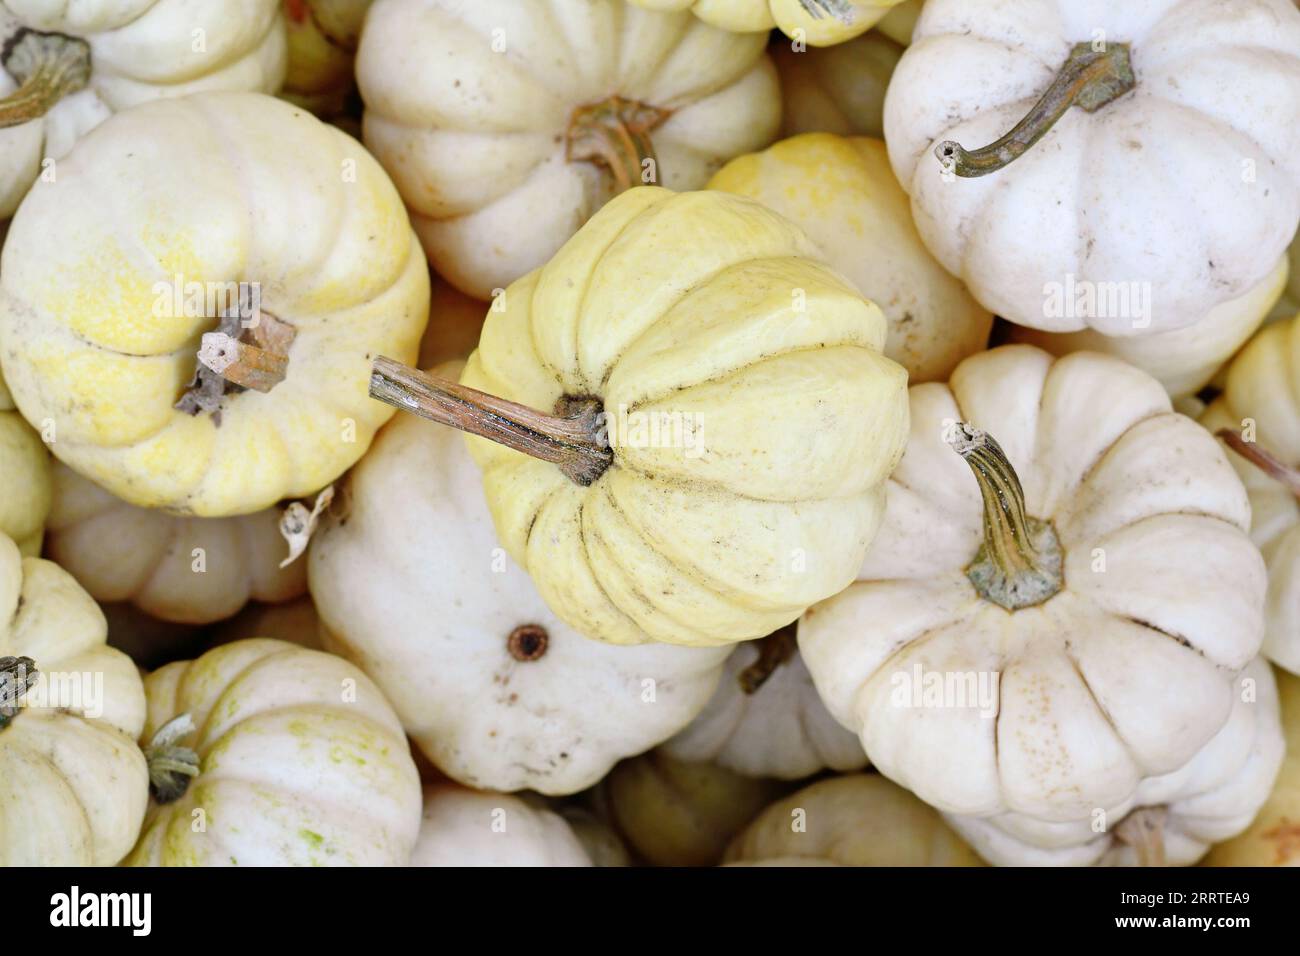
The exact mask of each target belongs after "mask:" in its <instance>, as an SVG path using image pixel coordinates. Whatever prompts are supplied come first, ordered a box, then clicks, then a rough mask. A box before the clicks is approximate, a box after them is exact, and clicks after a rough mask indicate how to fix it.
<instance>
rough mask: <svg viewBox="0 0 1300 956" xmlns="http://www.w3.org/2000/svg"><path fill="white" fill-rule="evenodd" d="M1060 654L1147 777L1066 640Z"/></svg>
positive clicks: (1146, 768)
mask: <svg viewBox="0 0 1300 956" xmlns="http://www.w3.org/2000/svg"><path fill="white" fill-rule="evenodd" d="M1130 620H1134V622H1135V623H1139V622H1137V621H1136V619H1133V618H1130ZM1061 653H1062V655H1064V657H1065V659H1066V660H1067V661H1069V662H1070V667H1071V669H1073V671H1074V673H1075V676H1077V677H1078V678H1079V685H1080V686H1081V687H1082V688H1083V689H1084V690H1085V691H1087V693H1088V699H1089V700H1091V701H1092V705H1093V707H1095V708H1096V709H1097V713H1099V714H1101V716H1102V719H1103V720H1105V721H1106V726H1107V727H1109V728H1110V731H1111V733H1112V734H1113V735H1114V737H1115V739H1116V740H1118V741H1119V742H1120V744H1121V745H1123V747H1124V752H1125V753H1126V754H1127V755H1128V758H1129V760H1130V761H1131V762H1132V764H1133V766H1134V767H1136V768H1138V770H1139V771H1140V775H1141V776H1143V777H1146V776H1149V775H1150V769H1149V768H1148V767H1147V766H1146V765H1145V764H1144V763H1143V762H1142V761H1141V760H1139V759H1138V757H1137V754H1136V753H1134V752H1133V745H1132V744H1130V743H1129V742H1128V740H1126V739H1125V737H1124V735H1123V734H1122V733H1120V731H1119V727H1118V726H1117V725H1116V723H1115V718H1114V717H1113V716H1112V715H1111V712H1110V711H1109V710H1108V709H1107V708H1106V706H1105V705H1104V704H1102V702H1101V700H1100V699H1099V698H1098V697H1097V692H1096V691H1094V690H1093V689H1092V684H1091V682H1089V680H1088V678H1087V676H1086V675H1085V674H1084V672H1083V668H1082V667H1080V666H1079V661H1078V658H1077V657H1075V655H1074V653H1073V650H1072V648H1071V647H1070V642H1069V641H1068V640H1066V641H1063V642H1062V644H1061ZM1001 686H1002V682H1001V681H998V693H999V695H1000V694H1001V692H1002V691H1001ZM999 776H1000V775H999Z"/></svg>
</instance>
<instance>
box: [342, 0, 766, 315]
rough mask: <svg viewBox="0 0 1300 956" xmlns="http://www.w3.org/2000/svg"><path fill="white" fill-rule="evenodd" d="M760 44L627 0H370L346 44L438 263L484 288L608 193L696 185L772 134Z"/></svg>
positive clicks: (483, 293) (374, 124) (542, 253)
mask: <svg viewBox="0 0 1300 956" xmlns="http://www.w3.org/2000/svg"><path fill="white" fill-rule="evenodd" d="M765 42H766V37H765V36H764V35H762V34H752V35H742V34H732V33H726V32H723V31H721V30H718V29H716V28H714V27H711V26H708V25H706V24H704V23H702V22H700V21H698V20H695V19H694V18H692V17H691V16H690V15H689V14H687V13H685V12H681V13H659V12H653V11H648V10H643V9H640V8H638V7H634V6H629V5H627V4H625V3H624V2H623V0H592V2H587V3H582V4H578V5H574V4H572V3H569V2H567V0H476V2H474V3H462V2H459V0H380V2H377V3H376V4H375V5H374V7H373V8H372V10H371V13H370V16H369V18H368V20H367V22H366V29H365V32H364V33H363V35H362V38H361V48H360V51H359V52H358V54H357V80H358V83H359V85H360V87H361V94H362V96H363V98H364V99H365V103H366V113H365V118H364V128H365V140H366V146H367V147H368V148H369V149H370V150H371V151H372V152H373V153H374V154H375V156H376V157H377V158H378V159H379V161H380V162H381V163H383V164H384V166H385V168H387V170H388V171H389V173H390V174H391V175H392V177H393V180H394V182H396V183H397V187H398V189H400V190H401V192H402V196H403V198H404V199H405V200H406V203H407V206H408V207H409V208H410V210H411V217H412V220H413V223H414V225H415V229H416V232H418V233H419V235H420V239H421V241H422V242H423V243H424V248H425V252H426V253H427V254H428V257H429V260H430V262H431V263H432V264H433V265H434V266H435V267H436V268H437V270H438V272H439V273H440V274H442V275H443V276H445V277H446V278H447V279H448V280H449V281H450V282H451V283H452V284H453V285H455V286H456V287H457V288H459V289H461V290H462V291H463V292H466V293H468V294H469V295H472V296H474V297H476V298H479V299H489V298H491V297H492V296H493V294H494V293H495V291H496V290H499V289H503V288H505V287H506V286H507V285H509V284H510V283H511V282H513V281H515V280H516V279H518V278H519V277H521V276H523V275H525V274H526V273H528V272H530V271H531V270H533V269H535V268H537V267H538V266H541V265H544V264H545V263H546V261H547V260H548V259H550V258H551V257H552V256H553V255H554V254H555V252H556V251H557V250H558V249H559V248H560V246H562V245H563V244H564V242H565V241H566V240H567V239H568V238H569V237H570V236H572V235H573V234H574V232H576V231H577V229H578V227H579V226H581V225H582V224H583V223H584V222H585V221H586V220H587V219H588V218H589V217H590V216H591V215H592V214H593V213H594V212H595V211H596V210H597V209H599V208H600V207H601V206H602V205H603V204H604V203H605V202H606V201H608V199H609V198H610V197H611V196H612V195H614V194H615V193H616V192H618V191H619V190H620V189H625V188H627V187H628V186H629V185H637V184H640V183H657V184H661V185H663V186H667V187H668V188H670V189H675V190H683V189H699V188H701V187H703V186H704V184H705V183H706V182H707V181H708V178H709V176H710V175H711V174H712V173H713V172H714V171H715V170H717V169H718V167H720V166H721V165H722V164H723V163H724V162H726V161H727V160H728V159H730V158H731V157H732V156H737V155H739V154H741V153H745V152H749V151H750V150H754V149H760V148H762V147H763V146H766V145H767V144H768V143H770V142H771V141H772V139H773V138H775V136H776V132H777V127H778V126H779V124H780V116H781V95H780V88H779V85H778V82H777V78H776V71H775V70H774V69H773V67H772V64H771V62H770V61H769V60H768V58H767V56H766V55H765V54H764V52H763V51H764V46H765ZM650 159H653V160H654V163H653V165H647V164H646V161H647V160H650Z"/></svg>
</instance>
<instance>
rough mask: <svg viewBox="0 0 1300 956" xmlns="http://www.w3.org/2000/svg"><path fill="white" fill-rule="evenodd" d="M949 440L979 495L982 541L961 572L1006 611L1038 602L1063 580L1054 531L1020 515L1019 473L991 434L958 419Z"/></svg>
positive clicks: (1022, 507)
mask: <svg viewBox="0 0 1300 956" xmlns="http://www.w3.org/2000/svg"><path fill="white" fill-rule="evenodd" d="M949 444H951V445H952V447H953V450H954V451H956V452H957V454H959V455H961V456H962V458H964V459H965V460H966V464H968V465H970V468H971V471H972V472H973V473H974V475H975V480H976V481H977V482H979V486H980V494H981V496H982V497H983V499H984V545H983V547H981V548H980V551H979V554H977V555H976V556H975V561H974V563H972V564H971V566H970V567H969V568H967V569H966V576H967V577H968V578H970V581H971V583H972V584H973V585H975V589H976V590H977V591H978V592H979V593H980V595H981V596H982V597H983V598H984V599H985V600H988V601H992V602H993V603H994V604H997V605H999V606H1000V607H1004V608H1006V609H1007V610H1008V611H1015V610H1018V609H1020V608H1024V607H1031V606H1033V605H1035V604H1042V603H1043V602H1044V601H1046V600H1047V599H1048V598H1050V597H1052V596H1053V595H1054V594H1056V593H1057V592H1059V591H1060V590H1061V588H1062V586H1063V585H1064V580H1065V578H1064V575H1063V573H1062V569H1061V566H1062V556H1061V544H1060V541H1059V539H1058V538H1057V537H1056V531H1055V529H1053V528H1052V526H1051V524H1050V523H1049V522H1046V521H1039V520H1038V519H1037V518H1032V517H1030V516H1029V515H1027V514H1026V513H1025V492H1024V489H1023V488H1021V486H1020V477H1019V476H1018V475H1017V474H1016V470H1015V469H1014V468H1013V467H1012V466H1011V462H1010V460H1009V459H1008V458H1007V456H1006V452H1004V451H1003V450H1002V446H1001V445H999V444H998V443H997V442H996V441H994V439H993V436H991V435H988V434H986V433H985V432H982V431H980V430H979V429H978V428H973V427H971V426H970V425H967V424H966V423H964V422H958V423H957V425H956V428H955V430H954V433H953V437H952V438H950V439H949Z"/></svg>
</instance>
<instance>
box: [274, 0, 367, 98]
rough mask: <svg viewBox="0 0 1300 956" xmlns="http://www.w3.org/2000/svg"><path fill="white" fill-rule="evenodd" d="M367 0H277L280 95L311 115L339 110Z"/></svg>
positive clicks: (351, 86)
mask: <svg viewBox="0 0 1300 956" xmlns="http://www.w3.org/2000/svg"><path fill="white" fill-rule="evenodd" d="M370 4H371V0H283V6H284V22H285V35H286V37H287V38H288V70H287V73H286V75H285V78H284V92H283V94H282V95H283V96H284V97H285V99H288V100H290V101H292V102H294V103H297V104H299V105H300V106H304V107H306V108H307V109H309V110H311V111H312V112H313V113H315V114H316V115H317V116H335V115H338V114H340V113H343V112H345V110H346V109H347V105H348V99H349V98H350V97H351V96H352V94H353V93H355V91H356V78H355V76H354V71H353V61H354V59H355V57H356V53H357V45H358V44H359V43H360V42H361V25H362V24H363V23H364V22H365V19H366V12H367V11H368V10H369V9H370Z"/></svg>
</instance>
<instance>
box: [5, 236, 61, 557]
mask: <svg viewBox="0 0 1300 956" xmlns="http://www.w3.org/2000/svg"><path fill="white" fill-rule="evenodd" d="M0 241H3V236H0ZM51 497H52V481H51V469H50V453H49V452H48V451H47V450H46V448H45V445H44V444H43V443H42V442H41V439H40V436H39V435H37V434H36V432H34V431H33V430H32V428H31V426H29V425H28V424H27V422H26V421H24V420H23V417H22V416H21V415H19V414H18V411H17V410H16V409H15V408H14V403H13V399H12V398H11V397H10V395H9V390H8V389H6V388H5V382H4V378H3V377H0V534H4V535H8V536H9V537H10V538H13V539H14V541H16V542H17V543H18V548H19V550H21V551H22V553H23V554H30V555H35V554H39V553H40V551H41V536H42V534H43V533H44V530H45V518H46V516H47V515H48V514H49V511H50V499H51Z"/></svg>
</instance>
